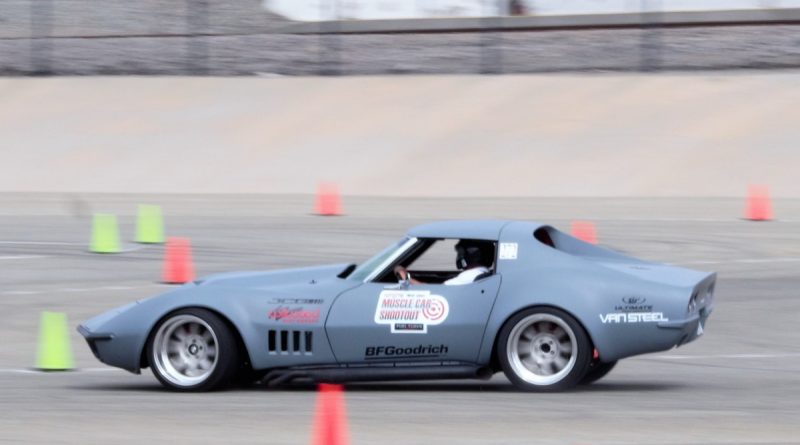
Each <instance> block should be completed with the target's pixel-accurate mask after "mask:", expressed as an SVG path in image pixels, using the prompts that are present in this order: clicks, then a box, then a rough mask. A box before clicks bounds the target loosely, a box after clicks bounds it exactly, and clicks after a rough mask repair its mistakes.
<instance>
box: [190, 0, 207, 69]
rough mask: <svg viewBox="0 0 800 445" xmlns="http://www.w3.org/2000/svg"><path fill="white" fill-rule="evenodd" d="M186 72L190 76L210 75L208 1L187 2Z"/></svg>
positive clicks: (191, 0) (195, 0) (193, 0)
mask: <svg viewBox="0 0 800 445" xmlns="http://www.w3.org/2000/svg"><path fill="white" fill-rule="evenodd" d="M186 31H187V32H186V35H187V37H186V39H187V42H186V58H187V60H186V70H187V71H188V74H198V75H206V74H208V73H209V66H208V65H209V54H208V38H209V37H208V34H210V32H209V29H208V0H186Z"/></svg>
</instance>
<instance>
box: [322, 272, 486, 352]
mask: <svg viewBox="0 0 800 445" xmlns="http://www.w3.org/2000/svg"><path fill="white" fill-rule="evenodd" d="M500 282H501V277H500V276H499V275H496V274H495V275H491V276H488V277H486V278H483V279H481V280H479V281H476V282H474V283H470V284H464V285H458V286H448V285H444V284H412V285H408V286H402V285H398V284H387V283H378V282H367V283H364V284H362V285H360V286H358V287H356V288H353V289H350V290H348V291H346V292H344V293H342V294H341V295H339V297H338V298H337V299H336V301H335V302H334V303H333V305H332V307H331V310H330V313H329V315H328V318H327V321H326V325H325V329H326V331H327V334H328V338H329V339H330V343H331V347H332V348H333V352H334V355H335V356H336V359H337V360H338V361H339V363H380V362H392V363H397V362H423V361H426V362H431V361H461V362H468V363H475V362H476V360H477V357H478V353H479V351H480V346H481V341H482V339H483V333H484V329H485V327H486V323H487V322H488V319H489V314H490V312H491V309H492V306H493V305H494V301H495V298H497V293H498V290H499V289H500Z"/></svg>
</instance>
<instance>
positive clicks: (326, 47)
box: [318, 0, 342, 76]
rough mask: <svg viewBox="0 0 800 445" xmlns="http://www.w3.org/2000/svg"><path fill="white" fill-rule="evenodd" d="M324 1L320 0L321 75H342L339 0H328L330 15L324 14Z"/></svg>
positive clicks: (319, 60) (319, 61)
mask: <svg viewBox="0 0 800 445" xmlns="http://www.w3.org/2000/svg"><path fill="white" fill-rule="evenodd" d="M323 3H324V1H322V0H320V3H319V7H320V22H319V59H318V63H319V75H320V76H338V75H341V74H342V73H341V63H342V60H341V59H342V57H341V51H342V36H341V30H342V26H341V19H342V18H341V14H340V12H341V11H339V0H328V5H329V6H330V7H329V8H328V9H329V10H330V11H331V14H330V16H329V17H325V16H324V14H323Z"/></svg>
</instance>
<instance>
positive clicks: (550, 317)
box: [496, 307, 592, 392]
mask: <svg viewBox="0 0 800 445" xmlns="http://www.w3.org/2000/svg"><path fill="white" fill-rule="evenodd" d="M534 325H536V326H534ZM548 325H549V328H548ZM566 328H569V329H566ZM529 329H533V330H529ZM537 329H540V330H537ZM548 329H549V330H548ZM570 332H571V335H570ZM524 333H525V334H527V335H523V334H524ZM528 337H530V338H531V340H527V338H528ZM510 342H513V344H512V343H510ZM525 342H528V344H526V343H525ZM514 345H516V346H514ZM567 346H569V347H567ZM527 348H530V352H529V353H526V349H527ZM568 350H569V352H567V351H568ZM496 352H497V359H498V361H499V362H500V367H501V368H502V370H503V372H504V373H505V375H506V377H507V378H508V379H509V380H510V381H511V383H513V384H514V385H515V386H516V387H518V388H520V389H522V390H525V391H538V392H551V391H563V390H566V389H570V388H573V387H574V386H575V385H577V384H578V383H579V382H580V381H581V379H582V378H583V376H584V375H585V374H586V370H587V369H588V368H589V364H590V363H591V360H592V346H591V342H590V341H589V337H588V335H587V334H586V331H585V330H584V329H583V326H581V324H580V323H578V321H577V320H575V319H574V318H573V317H572V316H570V315H569V314H567V313H566V312H564V311H561V310H558V309H555V308H550V307H537V308H530V309H526V310H523V311H521V312H519V313H517V314H516V315H514V316H513V317H511V318H510V319H509V320H508V321H506V323H505V324H504V325H503V328H502V329H501V330H500V335H499V337H498V341H497V347H496ZM573 352H574V354H573ZM515 357H516V358H515ZM523 360H524V361H523ZM565 360H566V364H564V365H563V366H562V367H560V368H559V366H561V365H560V364H559V363H561V362H563V361H565ZM536 367H538V369H536ZM545 368H547V370H545ZM547 371H551V372H552V373H551V374H549V375H548V374H547Z"/></svg>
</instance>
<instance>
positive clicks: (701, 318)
mask: <svg viewBox="0 0 800 445" xmlns="http://www.w3.org/2000/svg"><path fill="white" fill-rule="evenodd" d="M712 311H713V308H712V307H704V308H702V309H700V311H699V312H698V313H697V315H693V316H691V317H689V318H686V319H683V320H670V321H662V322H660V323H658V327H659V328H661V329H669V330H675V331H676V334H677V342H676V343H675V346H676V347H677V346H682V345H685V344H686V343H690V342H692V341H694V340H697V338H698V337H700V336H702V335H703V333H704V332H705V328H706V321H707V320H708V317H709V316H710V315H711V312H712Z"/></svg>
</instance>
